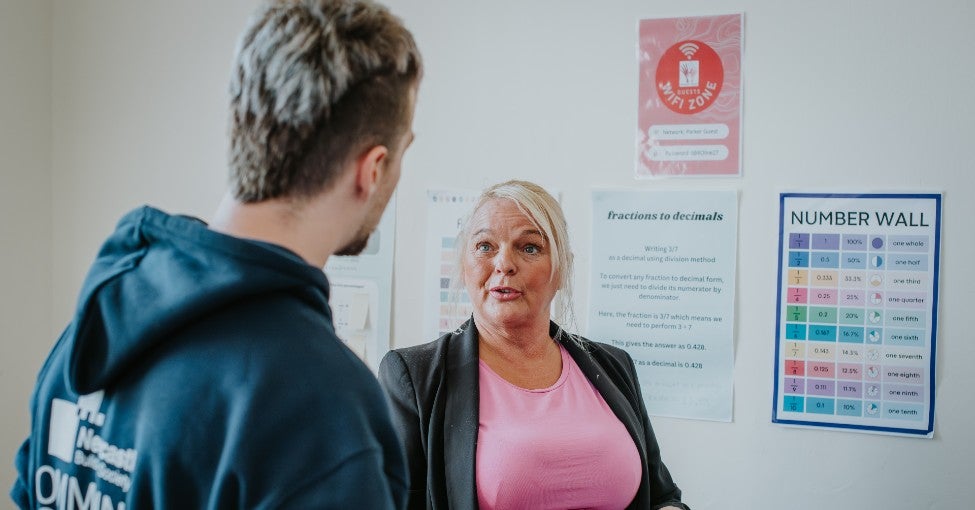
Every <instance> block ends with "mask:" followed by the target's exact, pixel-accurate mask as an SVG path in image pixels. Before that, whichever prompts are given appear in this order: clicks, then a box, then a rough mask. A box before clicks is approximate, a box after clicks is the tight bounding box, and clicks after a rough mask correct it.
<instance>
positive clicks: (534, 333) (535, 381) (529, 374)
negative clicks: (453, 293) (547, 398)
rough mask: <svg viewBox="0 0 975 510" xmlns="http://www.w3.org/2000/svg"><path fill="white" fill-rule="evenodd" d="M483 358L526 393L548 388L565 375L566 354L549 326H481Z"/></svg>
mask: <svg viewBox="0 0 975 510" xmlns="http://www.w3.org/2000/svg"><path fill="white" fill-rule="evenodd" d="M475 324H476V325H477V332H478V337H479V338H478V352H479V357H480V359H481V360H483V361H484V362H485V363H487V365H488V366H489V367H491V370H494V372H495V373H497V374H498V375H499V376H501V377H502V378H503V379H505V380H506V381H508V382H510V383H511V384H514V385H515V386H518V387H520V388H525V389H539V388H547V387H549V386H551V385H553V384H555V382H556V381H558V379H559V376H561V375H562V354H561V351H560V350H559V346H558V344H557V343H556V342H555V341H554V340H552V338H551V337H549V336H548V331H549V328H548V322H547V321H546V322H545V323H544V324H532V325H529V326H527V327H519V328H504V327H501V328H496V327H491V325H489V324H484V325H483V326H482V324H481V323H478V322H477V320H476V318H475Z"/></svg>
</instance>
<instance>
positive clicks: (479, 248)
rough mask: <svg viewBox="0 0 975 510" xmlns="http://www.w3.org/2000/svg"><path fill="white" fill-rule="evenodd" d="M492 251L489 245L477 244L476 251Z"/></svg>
mask: <svg viewBox="0 0 975 510" xmlns="http://www.w3.org/2000/svg"><path fill="white" fill-rule="evenodd" d="M490 249H491V245H489V244H488V243H477V244H476V245H474V250H475V251H480V252H485V251H489V250H490Z"/></svg>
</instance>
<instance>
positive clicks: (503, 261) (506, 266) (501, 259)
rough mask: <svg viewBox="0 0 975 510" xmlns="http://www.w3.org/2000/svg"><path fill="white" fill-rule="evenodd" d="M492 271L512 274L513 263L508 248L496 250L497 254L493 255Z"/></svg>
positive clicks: (513, 269) (513, 270)
mask: <svg viewBox="0 0 975 510" xmlns="http://www.w3.org/2000/svg"><path fill="white" fill-rule="evenodd" d="M494 271H495V272H498V273H502V274H514V272H515V263H514V258H513V257H512V256H511V252H510V250H507V249H501V250H498V254H497V255H495V256H494Z"/></svg>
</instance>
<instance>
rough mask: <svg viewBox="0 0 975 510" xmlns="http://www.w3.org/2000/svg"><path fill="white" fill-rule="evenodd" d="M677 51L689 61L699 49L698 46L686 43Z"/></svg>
mask: <svg viewBox="0 0 975 510" xmlns="http://www.w3.org/2000/svg"><path fill="white" fill-rule="evenodd" d="M679 49H680V52H681V53H683V54H684V56H685V57H687V58H688V59H690V58H691V57H693V56H694V54H695V53H697V50H698V49H700V46H698V45H696V44H694V43H692V42H686V43H684V44H681V45H680V47H679Z"/></svg>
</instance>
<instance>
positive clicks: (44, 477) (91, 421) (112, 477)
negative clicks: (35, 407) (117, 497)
mask: <svg viewBox="0 0 975 510" xmlns="http://www.w3.org/2000/svg"><path fill="white" fill-rule="evenodd" d="M103 397H104V392H102V391H98V392H95V393H91V394H88V395H82V396H80V397H78V402H77V403H75V402H71V401H68V400H63V399H59V398H55V399H51V419H50V421H49V422H48V425H49V427H48V441H47V453H48V454H49V455H51V456H52V457H55V458H58V459H60V460H62V461H64V462H66V463H68V464H72V465H74V466H77V467H72V468H70V469H68V470H65V471H62V470H61V469H55V468H54V467H52V466H48V465H42V466H40V467H38V468H37V471H36V472H35V474H34V477H35V484H34V490H35V494H34V495H35V497H36V498H37V501H38V503H40V504H42V505H50V504H55V505H56V506H58V508H62V506H60V505H61V504H64V503H68V502H67V501H65V500H66V499H71V500H73V502H74V503H76V504H77V505H81V506H80V507H81V508H89V506H88V504H94V505H96V506H91V507H90V508H125V504H124V503H120V504H119V505H118V506H117V507H116V506H115V505H112V502H111V499H110V498H109V496H108V495H107V494H103V493H102V492H101V491H99V490H98V488H97V486H96V484H95V483H94V482H89V483H88V484H87V485H86V486H84V482H82V481H79V480H78V478H77V476H78V475H81V474H82V472H81V471H80V470H79V469H78V468H83V469H87V470H90V471H91V472H92V473H94V475H95V476H96V477H98V478H99V479H101V480H103V481H105V482H106V483H109V484H112V485H115V486H117V487H118V488H119V489H121V490H122V492H128V491H129V489H130V488H131V487H132V478H131V476H130V475H131V473H132V471H134V470H135V462H136V458H137V457H138V452H137V451H136V450H135V449H133V448H122V447H119V446H116V445H114V444H112V443H110V442H109V441H108V440H106V439H105V438H103V437H102V436H101V435H100V434H99V433H98V432H99V430H100V429H101V427H102V426H103V425H104V424H105V414H104V413H102V412H100V408H101V405H102V398H103ZM83 478H88V479H90V475H88V476H83ZM83 486H84V490H82V487H83ZM77 505H75V506H77ZM67 507H68V508H72V507H73V506H72V505H70V504H69V505H68V506H67Z"/></svg>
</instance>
